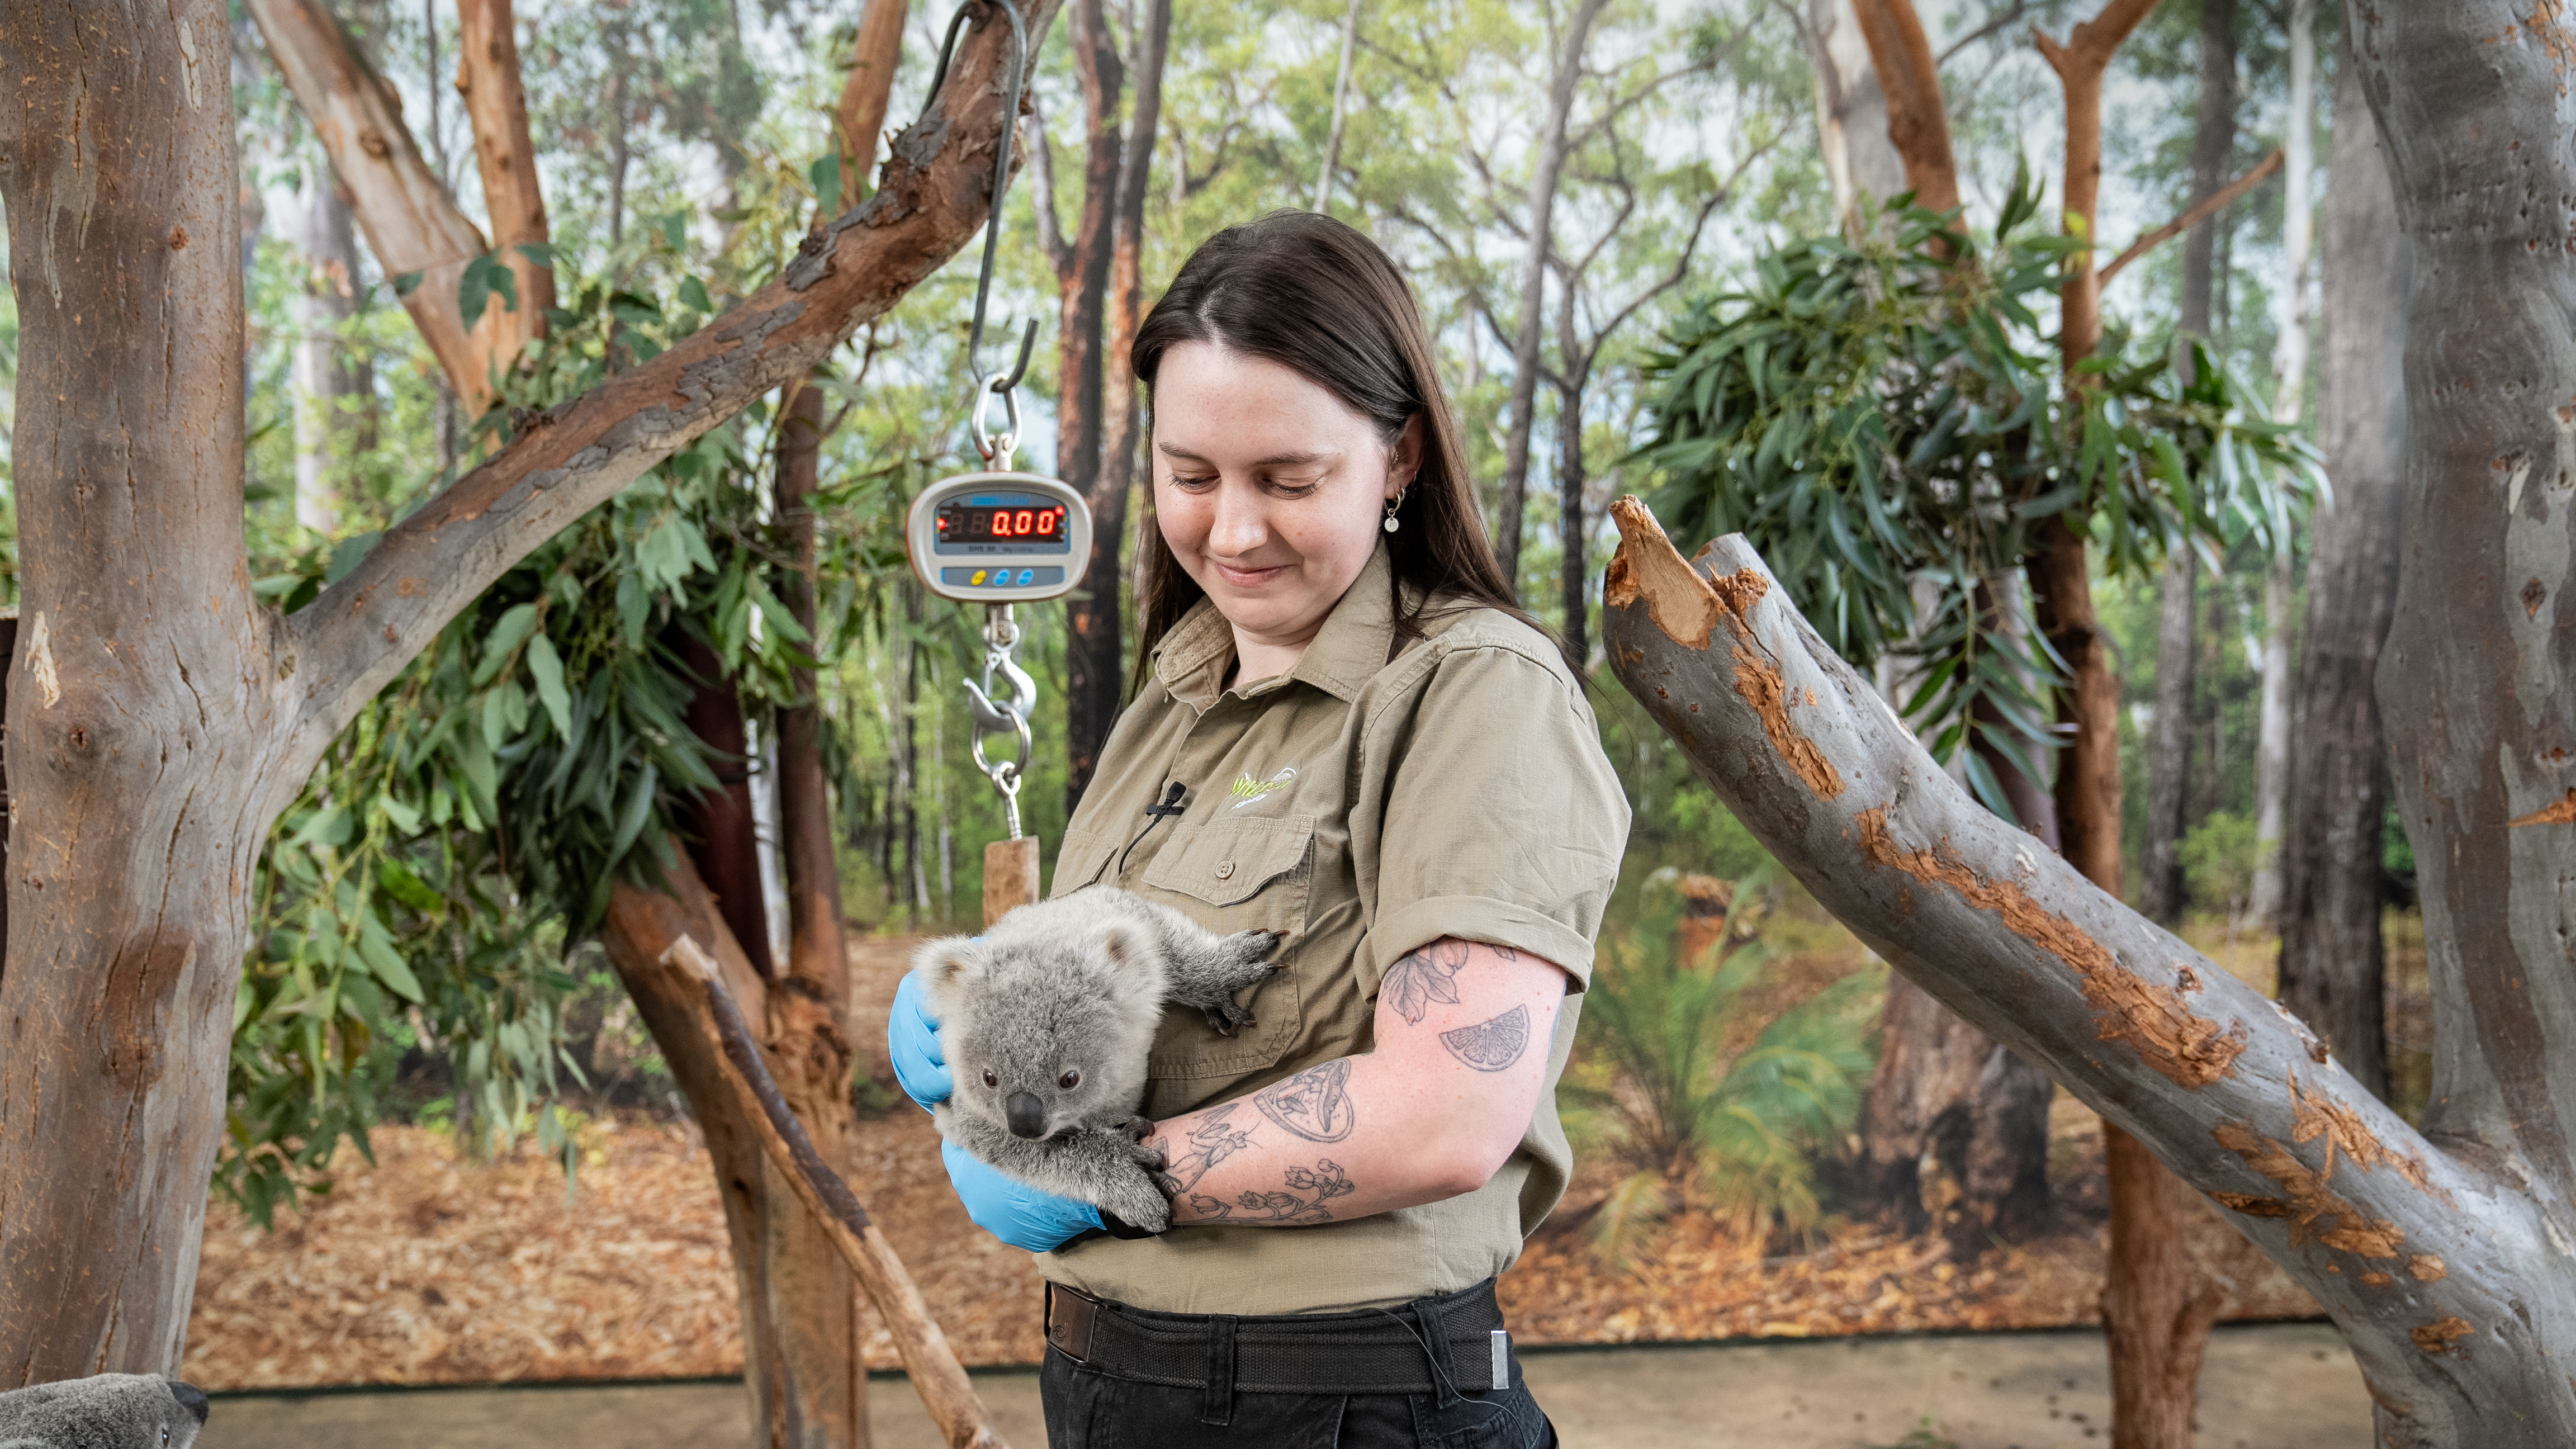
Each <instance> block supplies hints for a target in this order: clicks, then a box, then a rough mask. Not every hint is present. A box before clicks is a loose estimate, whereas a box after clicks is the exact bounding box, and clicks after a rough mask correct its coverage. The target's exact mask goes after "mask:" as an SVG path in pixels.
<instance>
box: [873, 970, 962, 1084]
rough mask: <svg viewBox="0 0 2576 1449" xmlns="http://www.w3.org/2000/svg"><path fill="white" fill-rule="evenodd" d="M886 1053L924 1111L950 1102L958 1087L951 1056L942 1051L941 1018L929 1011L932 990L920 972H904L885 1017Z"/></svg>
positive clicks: (899, 1079) (901, 1081)
mask: <svg viewBox="0 0 2576 1449" xmlns="http://www.w3.org/2000/svg"><path fill="white" fill-rule="evenodd" d="M886 1052H887V1054H888V1055H889V1056H891V1057H892V1058H893V1060H894V1079H895V1081H896V1082H897V1083H899V1084H900V1085H901V1086H902V1087H903V1091H904V1095H905V1096H908V1097H910V1098H912V1100H913V1101H914V1102H916V1103H918V1104H920V1107H921V1110H923V1111H925V1112H927V1111H929V1110H930V1109H931V1108H932V1107H934V1106H936V1105H938V1104H939V1103H941V1102H945V1101H947V1100H948V1094H949V1093H950V1092H952V1091H955V1090H956V1084H955V1083H954V1082H953V1081H951V1080H950V1078H949V1076H948V1059H947V1058H946V1057H943V1056H941V1055H940V1053H939V1019H938V1018H937V1017H934V1016H932V1015H931V1014H930V992H929V991H928V990H926V989H925V988H924V987H923V986H922V984H921V973H920V972H918V971H907V972H905V973H903V981H902V982H901V984H899V985H897V986H896V987H895V989H894V1010H893V1011H892V1012H891V1013H890V1014H888V1016H887V1017H886Z"/></svg>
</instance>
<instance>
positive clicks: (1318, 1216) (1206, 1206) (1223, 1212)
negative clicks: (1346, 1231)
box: [1190, 1157, 1358, 1223]
mask: <svg viewBox="0 0 2576 1449" xmlns="http://www.w3.org/2000/svg"><path fill="white" fill-rule="evenodd" d="M1286 1181H1287V1183H1288V1186H1289V1187H1290V1188H1291V1189H1293V1191H1289V1192H1251V1191H1246V1192H1245V1193H1244V1194H1243V1195H1242V1196H1240V1197H1238V1198H1236V1199H1235V1200H1234V1201H1232V1202H1230V1203H1229V1202H1224V1201H1220V1200H1219V1199H1216V1198H1212V1197H1209V1196H1207V1195H1206V1194H1204V1193H1199V1194H1194V1195H1192V1196H1191V1198H1190V1209H1191V1211H1193V1212H1196V1213H1197V1214H1198V1215H1199V1216H1200V1217H1202V1218H1205V1219H1207V1220H1208V1221H1210V1222H1231V1223H1329V1222H1331V1221H1332V1220H1333V1214H1332V1210H1331V1209H1330V1208H1327V1207H1325V1206H1324V1204H1325V1203H1328V1202H1330V1201H1332V1200H1333V1199H1334V1198H1337V1197H1347V1196H1349V1195H1350V1194H1351V1193H1353V1192H1355V1191H1357V1190H1358V1189H1356V1188H1354V1187H1352V1186H1351V1180H1350V1178H1349V1176H1348V1175H1346V1174H1345V1173H1344V1172H1343V1171H1342V1166H1341V1164H1340V1163H1338V1162H1335V1161H1334V1160H1333V1159H1331V1158H1329V1157H1326V1158H1321V1159H1318V1160H1317V1161H1316V1163H1315V1165H1314V1166H1313V1167H1312V1168H1306V1167H1292V1168H1289V1169H1288V1175H1287V1178H1286ZM1305 1193H1313V1194H1314V1196H1313V1197H1311V1198H1309V1197H1305V1196H1302V1195H1301V1194H1305Z"/></svg>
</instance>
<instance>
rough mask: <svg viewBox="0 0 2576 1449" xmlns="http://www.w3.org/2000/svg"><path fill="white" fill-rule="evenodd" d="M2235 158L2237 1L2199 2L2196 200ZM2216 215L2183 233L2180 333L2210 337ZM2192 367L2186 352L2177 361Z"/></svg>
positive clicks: (2213, 191) (2210, 191)
mask: <svg viewBox="0 0 2576 1449" xmlns="http://www.w3.org/2000/svg"><path fill="white" fill-rule="evenodd" d="M2235 159H2236V0H2200V109H2199V114H2198V116H2197V117H2196V118H2195V120H2194V125H2193V129H2192V137H2191V199H2192V201H2193V202H2194V203H2195V204H2197V203H2199V202H2202V201H2206V200H2208V199H2209V198H2210V197H2212V196H2215V195H2217V194H2218V191H2219V188H2221V187H2223V186H2225V185H2226V184H2227V176H2228V170H2229V168H2230V166H2231V165H2232V164H2233V163H2234V161H2235ZM2219 226H2220V218H2218V217H2216V216H2211V217H2209V218H2207V219H2205V220H2203V221H2202V222H2200V223H2199V224H2198V225H2196V226H2194V227H2192V228H2191V230H2190V231H2188V232H2187V233H2185V234H2184V236H2183V248H2182V331H2183V333H2184V334H2185V337H2186V339H2197V340H2200V341H2204V342H2205V341H2207V340H2209V338H2210V336H2211V333H2210V327H2209V319H2210V301H2211V298H2212V297H2213V296H2215V295H2216V293H2215V287H2216V285H2217V265H2216V264H2217V260H2218V232H2219ZM2181 365H2182V366H2183V368H2184V370H2185V372H2186V373H2188V372H2189V370H2190V362H2189V354H2188V353H2186V354H2185V357H2184V360H2183V362H2182V364H2181Z"/></svg>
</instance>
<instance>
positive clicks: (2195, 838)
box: [2182, 810, 2261, 917]
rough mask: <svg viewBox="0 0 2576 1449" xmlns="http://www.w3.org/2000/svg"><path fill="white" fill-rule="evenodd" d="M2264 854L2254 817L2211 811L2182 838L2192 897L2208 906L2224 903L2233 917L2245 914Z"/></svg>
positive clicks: (2186, 878)
mask: <svg viewBox="0 0 2576 1449" xmlns="http://www.w3.org/2000/svg"><path fill="white" fill-rule="evenodd" d="M2260 854H2261V852H2260V848H2259V847H2258V846H2257V844H2256V843H2255V839H2254V821H2253V819H2252V817H2250V816H2246V815H2240V814H2238V813H2236V812H2235V811H2233V810H2214V811H2212V812H2210V814H2209V816H2208V817H2207V818H2206V819H2204V820H2202V821H2201V822H2200V823H2199V824H2198V825H2195V826H2193V827H2192V828H2191V831H2190V833H2189V834H2186V835H2185V836H2183V838H2182V874H2183V883H2184V884H2185V886H2187V887H2188V888H2189V890H2190V893H2191V894H2190V898H2191V899H2192V900H2194V901H2196V902H2199V903H2200V904H2202V905H2204V906H2216V905H2222V904H2223V905H2224V906H2225V907H2226V908H2227V913H2228V915H2230V916H2231V917H2232V916H2235V915H2238V914H2241V913H2242V912H2243V911H2244V909H2245V901H2246V898H2247V897H2248V896H2250V895H2252V894H2253V891H2254V868H2255V866H2256V865H2257V863H2258V862H2259V859H2260Z"/></svg>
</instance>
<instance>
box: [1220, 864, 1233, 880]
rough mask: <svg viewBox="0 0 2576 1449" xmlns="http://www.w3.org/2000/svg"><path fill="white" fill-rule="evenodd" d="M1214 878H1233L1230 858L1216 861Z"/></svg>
mask: <svg viewBox="0 0 2576 1449" xmlns="http://www.w3.org/2000/svg"><path fill="white" fill-rule="evenodd" d="M1216 878H1217V879H1218V880H1232V879H1234V862H1233V861H1230V860H1220V861H1218V862H1217V863H1216Z"/></svg>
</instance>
